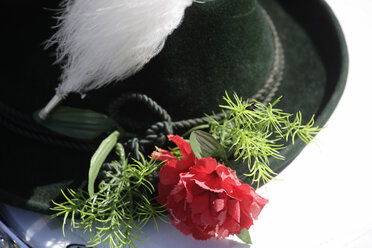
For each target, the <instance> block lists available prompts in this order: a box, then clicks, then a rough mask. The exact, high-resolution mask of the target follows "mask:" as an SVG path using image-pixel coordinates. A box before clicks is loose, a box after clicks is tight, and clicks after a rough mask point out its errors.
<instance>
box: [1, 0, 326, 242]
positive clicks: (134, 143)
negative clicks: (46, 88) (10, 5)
mask: <svg viewBox="0 0 372 248" xmlns="http://www.w3.org/2000/svg"><path fill="white" fill-rule="evenodd" d="M264 2H265V1H264ZM224 3H226V2H224ZM208 4H212V5H213V4H215V5H213V6H212V8H211V10H207V11H206V12H201V13H202V14H201V16H202V18H208V15H207V14H206V15H205V16H203V15H204V14H205V13H208V14H211V16H213V18H214V19H213V20H216V18H218V16H219V15H223V12H221V9H222V10H223V9H224V7H226V6H224V7H221V8H220V9H219V3H218V1H217V0H215V1H213V0H212V1H209V0H208V1H207V0H206V1H201V2H199V1H194V0H147V1H144V0H91V1H80V0H64V1H62V4H61V7H62V8H61V10H60V11H59V15H58V16H57V17H56V19H57V21H58V23H57V26H56V28H57V31H56V33H55V34H54V35H53V36H52V37H51V38H50V39H49V40H47V41H46V48H47V49H50V48H53V47H56V51H57V52H56V57H57V59H56V63H57V64H60V65H61V69H62V70H61V76H60V84H59V85H58V87H57V88H56V92H55V96H54V97H53V98H52V99H51V100H50V102H49V103H48V104H47V105H46V106H45V107H44V108H43V109H42V110H41V111H39V110H37V111H36V113H35V115H34V119H35V121H36V122H37V123H38V124H37V125H39V124H41V125H42V126H43V127H46V128H48V129H50V130H51V131H52V133H54V134H56V133H58V135H56V139H62V138H63V137H68V139H69V140H68V141H69V142H66V143H63V144H64V145H65V146H67V147H68V146H70V144H74V142H75V141H83V142H82V144H84V145H86V144H89V149H88V150H90V149H91V148H92V145H91V143H89V142H90V141H94V142H96V141H97V140H98V139H99V142H100V144H99V146H98V148H97V149H96V150H95V152H94V154H93V156H92V157H91V160H90V165H89V170H87V171H86V178H87V181H83V182H82V183H81V184H79V186H77V187H75V188H73V187H71V188H63V189H61V195H60V196H62V198H61V197H60V198H54V200H53V202H52V207H51V208H50V210H52V211H53V212H54V216H56V217H62V219H63V231H64V230H65V228H66V225H69V228H71V230H72V231H82V232H88V233H89V234H90V241H89V245H91V246H98V245H104V246H109V247H136V245H137V242H138V241H140V238H139V234H141V229H142V227H143V226H144V225H146V224H147V223H148V222H150V221H151V222H153V223H154V225H155V228H156V227H157V221H159V220H164V219H166V217H165V216H167V215H168V216H169V218H170V220H171V223H172V224H173V225H174V226H175V227H176V228H177V229H178V230H179V231H180V232H182V233H183V234H185V235H190V236H192V237H193V238H195V239H197V240H207V239H211V238H216V239H223V238H227V237H229V236H230V235H238V237H239V238H240V239H241V240H242V241H243V242H245V243H251V240H250V236H249V229H250V227H251V226H252V225H253V224H254V221H255V220H257V218H258V216H259V214H260V213H261V211H262V209H263V208H264V206H265V205H266V204H268V200H267V199H265V198H263V197H261V196H260V195H258V194H257V193H256V191H255V188H258V187H259V186H260V185H262V184H264V183H267V182H269V181H271V180H274V179H275V176H276V175H277V173H278V172H279V171H280V169H283V167H281V168H280V169H279V170H278V169H277V168H275V169H273V167H272V166H271V164H272V163H275V162H276V161H284V160H285V161H287V159H288V160H292V159H293V158H294V157H293V155H291V154H289V158H287V155H288V153H286V152H284V153H282V151H286V148H287V147H290V146H293V144H299V142H302V143H305V144H309V143H310V142H312V140H313V139H314V137H315V135H316V134H317V133H318V132H319V131H320V130H321V129H322V128H321V126H322V123H321V124H320V125H318V123H317V122H316V118H315V115H313V116H311V114H310V116H309V113H308V111H307V113H306V114H305V115H304V117H303V115H302V114H301V112H300V111H298V112H297V113H294V114H292V113H287V112H286V111H284V110H282V108H281V107H280V103H281V101H282V100H285V98H286V95H283V96H280V97H277V98H274V97H275V93H276V92H277V90H278V88H279V86H280V84H281V81H282V79H283V78H282V77H283V74H284V62H285V57H284V51H283V46H282V43H281V40H280V38H279V35H278V32H277V30H276V28H275V23H274V22H273V21H272V20H271V18H270V16H269V14H268V13H267V12H266V11H265V10H264V9H263V8H261V6H260V5H259V4H258V3H257V2H256V1H255V0H252V1H251V0H247V1H246V4H245V1H244V0H239V3H237V4H236V5H235V3H233V4H231V6H233V7H231V6H230V5H229V6H227V8H230V7H231V8H239V4H244V6H245V8H247V9H244V13H240V12H236V13H235V12H234V14H235V15H233V16H232V17H231V18H230V16H228V17H226V20H225V19H224V20H223V22H221V23H219V24H218V25H220V24H221V25H222V24H223V25H226V26H228V25H230V24H232V23H234V22H235V20H238V19H239V18H241V17H244V18H247V16H249V15H250V14H252V13H254V15H252V16H253V17H252V19H254V18H257V19H255V20H258V21H257V22H255V24H259V25H258V26H257V27H253V28H251V29H247V30H245V29H244V31H246V33H249V34H250V33H251V32H252V33H255V32H257V33H258V34H259V35H257V36H260V37H259V38H257V39H255V38H256V37H252V40H251V41H252V43H253V44H256V43H259V44H258V46H262V47H259V48H255V47H253V48H252V49H251V51H254V52H256V50H262V51H264V52H265V54H262V56H261V54H257V53H254V52H253V53H252V54H253V57H255V58H254V59H256V57H260V58H259V59H258V61H259V62H258V63H253V64H252V65H251V64H249V62H250V61H251V60H250V59H251V58H247V57H248V55H247V53H245V52H241V53H244V56H240V50H239V47H240V46H243V45H244V44H241V43H242V40H243V41H244V40H245V39H247V37H244V39H243V38H242V39H240V38H239V37H238V38H236V39H234V42H236V43H234V44H230V43H229V42H227V43H226V47H230V46H231V48H232V49H234V55H235V54H238V55H239V56H237V58H233V59H232V57H233V56H231V58H230V57H229V58H227V59H226V60H229V59H231V60H232V61H233V62H231V63H232V64H234V66H232V67H233V69H232V70H231V73H232V74H238V73H239V72H240V71H242V70H243V71H249V73H247V74H249V75H248V76H247V75H243V74H242V75H239V77H241V78H243V79H244V80H245V79H249V80H251V79H252V78H254V75H256V74H257V75H258V76H257V77H258V78H259V79H258V80H257V82H250V81H249V83H247V84H250V85H248V86H247V85H245V86H244V87H246V88H245V89H244V90H243V91H240V92H243V95H247V94H250V95H251V97H249V98H245V97H242V96H240V95H239V93H240V92H239V90H238V92H235V90H234V89H235V86H236V85H239V84H241V78H239V80H238V81H239V82H232V83H231V84H232V85H233V86H231V87H229V86H230V85H228V84H222V83H220V82H217V83H216V84H220V85H223V86H225V85H227V87H229V88H227V89H225V92H224V95H222V96H219V97H220V98H221V99H222V101H223V103H222V104H216V107H217V108H218V110H216V109H209V108H210V106H209V103H210V102H213V101H214V99H212V100H210V99H208V101H209V102H208V101H207V100H206V101H205V102H203V103H205V104H200V105H203V106H200V108H201V109H203V111H204V109H209V110H208V111H209V112H205V113H204V116H203V117H199V118H194V117H195V116H193V113H191V112H192V111H191V112H187V111H188V110H185V112H187V113H185V116H187V118H186V120H180V118H179V117H177V116H176V117H175V118H174V119H175V121H173V120H172V118H171V115H170V114H169V113H168V112H167V110H166V109H165V108H162V106H161V105H162V103H164V102H163V101H162V97H164V98H167V97H173V98H172V100H170V101H169V102H171V104H170V105H169V106H167V107H170V108H173V109H171V111H170V112H172V115H173V114H174V113H175V112H178V111H174V110H175V109H176V110H177V106H176V105H177V104H178V103H179V104H180V105H182V104H184V105H182V106H183V107H184V106H185V103H183V102H182V101H183V99H177V98H179V96H177V95H175V96H171V95H172V93H171V92H172V90H174V89H177V87H175V88H172V89H171V90H170V93H169V92H167V90H168V89H167V88H165V87H164V86H163V85H167V84H168V85H170V84H169V82H177V80H178V78H177V77H178V75H177V73H179V72H180V71H181V72H182V70H183V69H180V70H177V68H176V69H174V68H175V67H177V63H178V62H179V61H180V60H181V61H182V58H179V57H177V56H176V59H174V57H172V56H173V55H174V54H172V53H171V52H168V51H165V55H164V53H163V54H162V53H160V52H161V51H162V49H163V47H167V46H166V45H167V44H166V40H167V39H168V40H167V42H169V39H170V43H171V46H172V45H173V46H174V45H175V44H176V45H175V47H176V48H175V50H176V51H177V52H180V53H177V52H176V54H181V55H182V54H185V53H187V51H186V52H185V51H184V48H185V47H187V46H189V45H190V46H191V44H188V43H187V42H189V40H186V41H185V43H182V42H183V41H182V42H181V43H182V44H181V45H180V47H178V46H177V41H179V40H177V39H172V38H170V37H172V36H171V34H172V33H177V31H178V30H179V29H181V28H182V25H184V24H183V23H182V20H183V17H184V14H185V13H186V12H185V11H186V9H187V8H188V7H190V8H189V9H191V8H192V7H194V6H195V5H208ZM191 5H192V7H191ZM268 5H270V4H268ZM208 11H210V12H208ZM191 13H192V14H195V13H193V12H191ZM221 13H222V14H221ZM199 14H200V13H199ZM271 14H272V13H271ZM195 16H197V15H195ZM195 16H193V15H191V17H195ZM224 18H225V16H224ZM191 19H192V18H191ZM189 20H190V19H189ZM204 20H205V19H204ZM248 20H251V19H248ZM191 21H195V19H194V20H191ZM224 22H226V23H224ZM242 22H244V25H249V23H248V24H247V23H246V22H247V20H246V19H244V21H242ZM193 24H195V22H194V23H193ZM239 25H240V24H239ZM239 25H237V26H234V28H235V29H236V28H237V27H239ZM260 25H262V27H261V26H260ZM191 28H193V27H191ZM195 28H198V27H195ZM203 28H209V26H208V25H206V26H205V27H203ZM234 28H232V29H234ZM261 28H262V29H265V30H264V32H262V33H264V34H263V35H262V33H260V32H259V31H257V30H260V29H261ZM186 30H190V26H187V28H186ZM238 31H240V30H238ZM211 33H213V31H211ZM227 33H228V34H230V33H229V32H227ZM209 34H210V33H209ZM223 35H224V36H226V34H221V36H223ZM180 37H181V40H182V39H183V38H184V37H182V36H180ZM194 38H195V37H194ZM201 39H202V38H201ZM248 39H250V38H249V37H248ZM221 40H222V41H224V39H221ZM209 41H210V40H209V39H208V37H207V38H206V42H205V44H203V45H205V47H208V46H209V43H208V42H209ZM211 41H212V42H211V43H213V42H214V41H216V40H213V39H211ZM227 41H229V40H228V39H227ZM185 44H186V45H185ZM221 44H222V45H223V46H224V45H225V44H224V43H223V42H222V43H221ZM221 44H219V45H221ZM283 44H284V43H283ZM265 46H266V47H265ZM237 47H238V48H237ZM263 47H264V48H263ZM173 48H174V47H173ZM219 48H221V47H219ZM192 49H195V47H193V48H192ZM197 49H198V46H196V50H197ZM223 49H225V48H223ZM223 49H222V48H221V50H223ZM226 50H227V48H226ZM225 52H226V51H225V50H224V51H217V52H216V53H219V54H218V56H215V57H214V56H213V54H212V55H211V57H213V58H212V59H211V60H213V59H216V61H217V63H219V62H221V58H222V62H225V61H223V60H224V59H225V57H226V56H225V55H226V53H225ZM208 54H210V53H208ZM227 54H228V53H227ZM248 54H249V53H248ZM157 55H158V56H157ZM159 56H164V57H165V58H166V59H169V58H170V59H169V61H167V63H168V62H169V63H170V66H171V67H172V69H170V70H169V71H167V70H165V72H164V71H161V72H159V74H161V76H160V77H159V78H162V77H164V78H165V79H164V81H166V83H165V84H162V83H163V82H162V81H161V80H159V78H156V79H154V82H147V81H146V80H143V81H144V82H141V79H142V78H141V77H139V81H136V80H138V78H137V79H135V80H134V81H130V80H131V78H129V77H130V76H132V75H134V74H136V73H137V72H139V71H140V70H142V69H143V70H142V71H145V73H149V75H150V76H149V77H150V78H151V77H153V76H154V75H156V74H157V72H156V71H157V69H158V67H157V66H159V64H160V66H159V67H162V66H163V67H164V64H162V63H163V61H162V60H161V59H164V57H162V58H161V59H160V60H159V61H160V62H159V61H156V62H155V63H154V64H155V66H154V67H155V69H152V68H151V69H149V68H146V67H145V65H147V64H148V63H149V64H151V62H150V60H151V61H153V60H156V59H157V58H159ZM167 56H168V57H167ZM202 56H205V54H203V55H202ZM202 56H200V57H202ZM227 57H228V56H227ZM261 57H262V58H261ZM166 59H165V60H166ZM198 59H200V58H198ZM208 59H210V58H208ZM254 59H252V61H253V60H254ZM211 60H207V61H209V62H210V61H211ZM239 60H245V62H244V63H241V64H239V65H237V64H236V61H238V62H239ZM200 61H202V62H204V60H203V59H201V60H198V63H200ZM247 61H248V62H247ZM189 63H190V58H188V61H187V62H186V63H185V64H187V66H185V67H183V68H185V70H186V71H185V74H187V73H189V72H190V71H192V70H193V69H194V68H195V67H198V64H197V63H195V64H193V65H192V66H190V67H188V65H189ZM228 63H230V62H228ZM165 64H166V63H165ZM190 68H191V69H190ZM203 68H204V67H203ZM206 68H208V67H206ZM252 68H253V69H252ZM146 69H147V70H146ZM154 71H155V74H154ZM216 71H217V70H214V68H212V69H210V68H208V73H210V72H216ZM256 71H258V72H259V73H256ZM228 72H229V71H228ZM252 72H253V73H252ZM222 73H225V71H223V72H222ZM296 73H297V72H296ZM202 74H203V76H205V75H204V72H202ZM205 74H207V73H205ZM136 75H138V74H136ZM136 75H134V77H136ZM182 76H184V74H182V75H181V76H180V77H182ZM191 78H192V79H194V78H195V79H196V81H197V83H195V84H198V82H199V81H198V80H200V78H202V80H203V79H204V77H199V76H196V77H191ZM205 78H206V79H208V80H209V79H210V77H209V76H206V77H205ZM124 79H127V80H126V81H124V82H119V81H123V80H124ZM146 79H148V78H146ZM128 80H129V81H128ZM213 80H214V79H213ZM309 81H310V80H309ZM114 82H117V84H121V83H123V84H127V83H129V84H130V83H132V84H133V82H134V84H137V82H140V83H139V84H141V86H140V87H139V89H141V87H142V86H143V85H145V87H146V84H148V86H149V90H148V91H146V90H144V92H145V93H146V94H148V95H149V92H150V93H152V91H153V90H154V89H156V85H155V86H154V85H151V87H150V84H157V83H159V85H162V86H163V87H164V88H165V89H164V88H162V89H160V90H158V91H156V90H157V89H156V90H154V91H156V92H155V93H154V94H153V95H152V96H151V97H153V98H150V96H148V95H146V94H144V93H142V92H141V93H137V92H136V88H135V87H133V86H132V85H130V86H129V87H128V88H125V87H123V88H124V90H123V92H124V93H123V94H122V95H121V96H120V97H117V95H116V96H115V98H116V99H115V100H114V101H112V102H111V106H110V108H111V109H110V110H109V112H110V116H107V115H105V114H103V113H101V112H99V111H96V110H94V111H93V110H91V109H88V108H73V107H67V106H62V104H61V102H62V101H63V100H64V99H65V98H66V97H67V95H69V94H71V93H78V94H80V95H81V96H82V98H84V97H85V95H86V94H87V93H88V92H89V91H93V90H95V89H99V88H101V87H104V86H107V85H108V84H110V83H114ZM179 82H181V83H180V85H181V86H180V88H181V89H182V88H183V90H185V91H187V89H185V88H186V87H188V86H187V84H186V83H187V82H188V81H187V80H185V81H182V80H181V79H180V81H179ZM185 82H186V83H185ZM189 83H190V81H189ZM192 83H193V82H192ZM251 85H252V89H248V90H246V89H247V88H249V87H251ZM131 87H132V88H131ZM206 87H210V86H208V85H207V86H206ZM206 87H204V88H203V89H204V91H205V89H206ZM133 88H134V89H135V90H134V92H132V91H131V90H132V89H133ZM190 88H191V90H189V91H187V92H188V93H187V94H186V95H189V92H190V91H191V92H192V91H193V89H194V88H193V87H190ZM118 89H119V88H118ZM128 89H129V90H128ZM114 90H115V89H114ZM141 90H142V89H141ZM141 90H139V91H141ZM201 91H202V90H201ZM159 92H161V93H162V92H164V93H163V95H161V96H162V97H159V95H158V94H159ZM215 92H220V91H215ZM215 92H214V93H215ZM247 92H249V93H247ZM252 92H253V93H252ZM199 93H200V92H198V93H195V94H196V95H197V96H198V97H199V98H200V99H195V101H197V100H201V101H204V99H201V98H202V96H203V94H199ZM207 93H209V92H207ZM251 93H252V94H251ZM95 94H96V95H99V92H98V93H97V92H95ZM181 95H182V94H181ZM205 95H208V94H204V96H205ZM187 97H189V96H187ZM87 98H88V97H87ZM185 98H186V97H185ZM211 98H213V96H212V97H211ZM175 99H176V100H177V101H179V102H175ZM111 100H112V99H109V101H111ZM155 100H156V101H155ZM102 101H107V98H106V99H104V100H102ZM186 101H187V103H188V104H189V103H190V99H187V100H185V102H186ZM191 101H194V99H192V100H191ZM128 102H131V103H133V102H134V103H135V104H137V103H138V105H140V104H142V105H144V106H145V108H148V109H146V111H147V112H146V111H144V112H145V113H148V110H150V112H151V111H152V112H153V113H154V115H157V116H156V117H157V118H155V119H157V122H156V123H155V124H153V125H151V126H150V127H148V125H147V124H148V123H146V125H145V127H146V128H145V129H143V128H142V127H138V129H136V127H134V128H133V130H134V131H132V130H131V129H127V126H125V118H126V116H125V115H123V114H122V112H121V111H122V106H126V105H127V104H128ZM216 102H220V100H218V101H214V103H216ZM172 105H174V106H172ZM195 105H197V104H195ZM88 106H89V104H88ZM130 108H131V107H129V109H130ZM191 108H192V109H195V108H199V106H191ZM139 109H141V110H143V108H142V106H141V107H140V108H139ZM181 109H182V110H183V109H184V108H181ZM133 111H137V109H136V108H134V110H133ZM179 112H182V111H179ZM190 113H191V114H190ZM180 115H182V114H180ZM118 116H119V117H118ZM172 117H173V116H172ZM120 118H122V119H124V121H121V119H120ZM149 119H150V117H149ZM159 119H160V121H159ZM305 119H306V120H305ZM0 121H1V119H0ZM123 123H124V125H123ZM30 125H31V124H30ZM133 126H136V123H135V124H134V125H133ZM138 130H140V131H139V132H140V134H139V133H138V132H136V131H138ZM143 130H145V131H143ZM48 131H49V130H48ZM103 135H105V138H104V139H103V140H101V138H102V137H103ZM71 137H72V138H73V139H71ZM70 141H71V142H70ZM94 142H93V143H94ZM95 144H96V143H94V144H93V146H94V145H95ZM94 148H96V147H94ZM296 152H297V151H296ZM286 163H287V162H286ZM70 173H72V172H70ZM61 185H64V186H66V184H61ZM74 186H76V185H74ZM48 206H49V205H48ZM68 219H70V221H68ZM67 223H69V224H67ZM144 242H145V241H144Z"/></svg>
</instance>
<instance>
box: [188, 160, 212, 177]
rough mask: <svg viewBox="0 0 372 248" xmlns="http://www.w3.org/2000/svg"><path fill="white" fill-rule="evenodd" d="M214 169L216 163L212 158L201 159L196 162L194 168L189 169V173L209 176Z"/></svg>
mask: <svg viewBox="0 0 372 248" xmlns="http://www.w3.org/2000/svg"><path fill="white" fill-rule="evenodd" d="M216 167H217V161H216V160H215V159H214V158H201V159H198V160H197V161H196V163H195V166H193V167H192V168H190V172H191V173H195V174H197V173H198V172H202V173H205V174H211V173H212V172H214V171H215V170H216Z"/></svg>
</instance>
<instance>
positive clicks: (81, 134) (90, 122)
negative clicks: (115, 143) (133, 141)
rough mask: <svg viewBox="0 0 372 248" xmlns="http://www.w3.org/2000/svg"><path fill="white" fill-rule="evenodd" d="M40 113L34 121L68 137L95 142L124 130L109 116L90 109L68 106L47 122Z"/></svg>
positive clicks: (55, 111)
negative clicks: (98, 138)
mask: <svg viewBox="0 0 372 248" xmlns="http://www.w3.org/2000/svg"><path fill="white" fill-rule="evenodd" d="M38 113H39V111H37V112H36V113H35V114H34V119H35V120H36V121H37V122H38V123H40V124H41V125H43V126H44V127H46V128H48V129H50V130H52V131H54V132H56V133H59V134H63V135H65V136H68V137H72V138H77V139H84V140H93V139H95V138H97V137H99V136H100V135H102V134H103V133H105V132H108V131H113V130H120V132H121V134H123V132H122V130H121V129H120V128H119V125H118V124H117V123H116V122H115V121H114V120H112V119H111V118H109V117H108V116H107V115H104V114H101V113H97V112H95V111H92V110H89V109H79V108H72V107H67V106H59V107H58V108H56V109H55V110H54V111H53V112H52V113H51V114H50V116H49V117H48V119H46V120H41V119H40V118H39V116H38Z"/></svg>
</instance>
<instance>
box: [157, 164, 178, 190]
mask: <svg viewBox="0 0 372 248" xmlns="http://www.w3.org/2000/svg"><path fill="white" fill-rule="evenodd" d="M177 162H178V160H171V161H168V162H167V163H166V164H165V165H163V167H161V169H160V171H159V180H160V183H162V184H173V185H174V184H177V183H178V181H179V180H180V170H179V169H178V168H177Z"/></svg>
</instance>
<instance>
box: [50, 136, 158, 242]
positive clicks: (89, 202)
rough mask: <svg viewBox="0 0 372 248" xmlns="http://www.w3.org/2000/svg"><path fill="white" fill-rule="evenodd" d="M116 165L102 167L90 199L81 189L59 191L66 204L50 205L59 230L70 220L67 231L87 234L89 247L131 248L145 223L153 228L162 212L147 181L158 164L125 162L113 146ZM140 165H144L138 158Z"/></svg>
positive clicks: (112, 163)
mask: <svg viewBox="0 0 372 248" xmlns="http://www.w3.org/2000/svg"><path fill="white" fill-rule="evenodd" d="M116 154H117V155H118V157H119V159H118V161H112V162H111V163H109V164H106V166H108V167H109V168H110V170H109V171H108V172H106V175H105V177H104V179H103V180H102V181H101V182H100V184H99V186H98V188H99V189H98V192H96V193H94V194H93V195H92V196H91V197H90V196H89V194H88V193H87V192H85V191H83V190H81V189H79V190H78V191H77V192H75V191H73V190H71V189H68V190H67V194H66V193H65V192H63V191H62V194H63V195H64V197H65V199H66V201H65V202H63V203H54V204H55V206H54V207H53V208H52V210H54V211H56V212H57V213H56V214H55V216H62V217H63V219H64V221H63V230H64V229H65V227H66V224H67V220H68V219H71V230H72V231H74V230H82V231H84V232H86V231H87V232H89V233H90V237H91V240H90V245H91V246H96V245H99V244H104V245H105V247H107V246H109V247H110V248H111V247H118V248H120V247H135V245H134V241H135V240H140V238H139V236H138V235H139V234H140V232H141V228H142V227H143V226H144V225H146V223H147V222H148V221H149V220H153V222H154V224H155V227H157V222H156V218H157V217H161V216H162V215H164V212H165V209H164V208H163V207H162V206H160V205H159V204H158V203H156V200H155V199H154V198H153V196H152V195H153V193H154V192H155V189H154V186H153V185H152V184H151V183H150V181H149V180H148V179H147V178H148V176H149V175H150V174H151V173H153V172H154V171H155V170H156V169H157V167H158V166H159V164H156V162H155V161H154V160H153V159H150V161H147V162H140V161H136V160H132V161H130V162H129V161H128V159H127V158H126V157H125V152H124V148H123V146H122V145H121V144H120V143H117V144H116ZM142 161H145V159H144V158H142Z"/></svg>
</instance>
